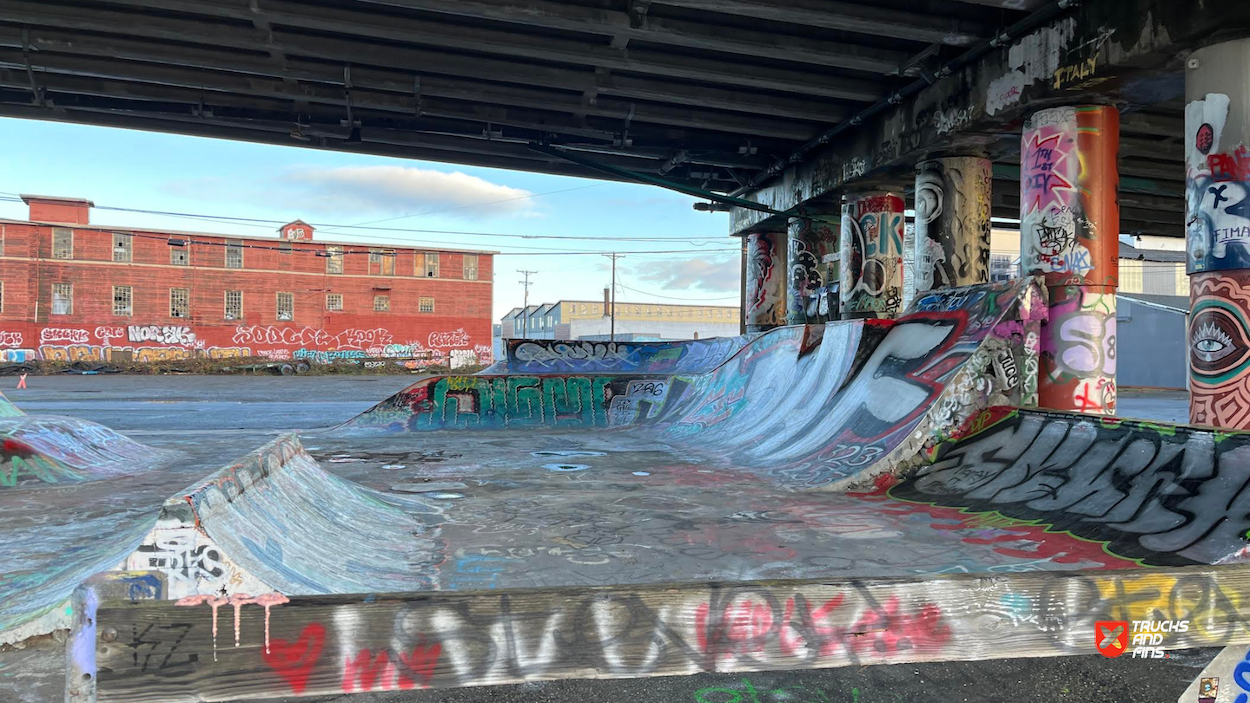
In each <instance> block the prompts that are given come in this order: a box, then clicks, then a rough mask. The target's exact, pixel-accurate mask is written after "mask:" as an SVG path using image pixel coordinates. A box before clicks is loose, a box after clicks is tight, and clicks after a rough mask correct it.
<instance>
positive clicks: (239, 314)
mask: <svg viewBox="0 0 1250 703" xmlns="http://www.w3.org/2000/svg"><path fill="white" fill-rule="evenodd" d="M231 293H234V294H237V296H238V298H239V305H238V310H237V311H236V314H234V315H231V314H230V294H231ZM224 302H225V306H224V309H223V310H222V311H221V316H222V317H224V318H225V319H227V320H242V319H243V291H241V290H228V291H226V294H225V300H224Z"/></svg>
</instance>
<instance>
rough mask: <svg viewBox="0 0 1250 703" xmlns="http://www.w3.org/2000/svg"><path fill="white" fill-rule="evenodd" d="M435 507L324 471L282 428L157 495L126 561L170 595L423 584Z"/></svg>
mask: <svg viewBox="0 0 1250 703" xmlns="http://www.w3.org/2000/svg"><path fill="white" fill-rule="evenodd" d="M436 512H437V511H436V510H433V509H431V508H429V507H427V506H426V505H425V504H424V503H423V502H421V501H420V500H415V499H405V498H403V497H400V496H390V495H387V494H384V493H380V492H378V491H373V490H370V489H368V488H365V487H363V486H361V485H359V484H356V483H352V482H351V481H347V480H344V479H342V478H339V477H337V476H335V475H333V474H330V473H327V472H325V471H323V470H322V469H321V467H320V466H318V464H317V462H316V461H314V460H313V458H312V457H310V456H309V455H308V453H307V452H305V451H304V448H303V446H302V445H301V444H300V442H299V440H298V439H297V438H296V437H295V436H294V435H285V436H282V437H279V438H278V439H275V440H274V441H272V442H270V443H269V444H266V445H265V446H263V447H261V448H260V449H257V450H256V451H254V452H252V453H250V454H248V455H247V456H245V457H243V458H241V459H239V460H237V461H235V462H233V463H231V464H230V465H228V466H226V467H224V468H222V469H221V470H220V471H218V472H216V473H215V474H213V475H212V476H209V477H208V478H207V479H205V480H204V481H202V482H200V483H198V484H196V485H194V486H191V487H190V488H188V489H186V490H185V491H182V492H180V493H179V494H178V495H175V496H174V497H172V498H170V499H169V500H167V501H165V505H164V506H163V507H162V509H161V512H160V517H159V518H158V519H157V521H156V526H155V527H154V528H153V529H152V530H151V532H149V533H148V534H147V536H146V537H145V538H144V539H143V540H142V543H141V544H140V545H139V547H138V549H136V550H135V551H134V552H133V553H131V554H130V556H129V557H126V558H125V568H128V569H135V570H139V569H152V570H158V571H162V572H164V573H165V574H166V575H167V577H169V584H168V588H169V593H170V595H171V597H175V598H176V597H182V596H187V595H193V594H197V593H198V594H204V595H212V594H214V593H217V592H219V591H221V590H222V589H225V590H227V591H229V592H231V593H236V592H246V593H261V592H268V591H280V592H282V593H285V594H323V593H369V592H387V591H411V590H422V589H428V588H432V584H431V582H430V580H429V579H428V577H426V576H424V575H422V574H423V572H424V571H425V570H424V569H422V568H421V566H422V564H423V562H424V561H426V560H428V559H430V558H432V556H433V555H435V554H437V553H438V550H436V549H435V544H434V543H433V541H432V539H431V537H430V536H429V533H432V532H433V528H431V527H427V526H426V525H425V524H423V522H422V519H421V518H422V516H423V515H426V514H429V515H434V514H435V513H436Z"/></svg>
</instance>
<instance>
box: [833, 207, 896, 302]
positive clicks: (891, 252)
mask: <svg viewBox="0 0 1250 703" xmlns="http://www.w3.org/2000/svg"><path fill="white" fill-rule="evenodd" d="M903 219H904V218H903V199H902V198H900V197H899V196H897V195H894V194H892V193H857V194H854V195H847V196H844V198H843V203H842V231H841V236H842V245H841V251H842V252H843V256H845V257H847V259H848V260H846V261H843V262H842V267H841V269H842V281H841V305H842V313H843V316H844V317H846V316H850V317H877V318H892V317H894V316H896V315H897V314H898V313H899V304H900V303H901V301H902V296H903Z"/></svg>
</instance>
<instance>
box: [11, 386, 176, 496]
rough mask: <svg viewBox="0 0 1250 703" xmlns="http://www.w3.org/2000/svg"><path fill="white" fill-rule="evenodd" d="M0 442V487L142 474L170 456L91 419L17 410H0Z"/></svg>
mask: <svg viewBox="0 0 1250 703" xmlns="http://www.w3.org/2000/svg"><path fill="white" fill-rule="evenodd" d="M6 407H7V408H12V409H13V410H16V408H14V406H13V405H12V404H11V403H9V402H8V401H7V399H5V400H0V410H3V409H4V408H6ZM0 442H2V443H0V454H2V457H3V463H2V464H0V490H2V489H5V488H14V487H19V486H32V485H40V484H61V483H73V482H79V481H91V480H98V479H102V478H109V477H114V476H120V475H123V474H136V473H142V472H144V471H149V470H151V469H152V468H154V467H156V466H159V465H160V464H162V463H164V462H167V461H169V460H170V459H172V458H173V457H174V456H176V453H174V452H170V451H167V450H163V449H157V448H155V447H150V446H148V445H146V444H141V443H139V442H136V441H134V440H133V439H130V438H129V437H126V436H125V435H122V434H120V433H118V432H116V431H114V430H112V429H110V428H108V427H105V426H104V425H99V424H96V423H94V422H88V421H86V420H79V419H76V418H72V417H58V416H54V415H39V416H32V415H26V414H24V413H21V412H20V411H18V413H17V414H11V413H10V414H7V415H5V414H0Z"/></svg>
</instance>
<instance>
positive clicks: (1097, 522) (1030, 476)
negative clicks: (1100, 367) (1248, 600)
mask: <svg viewBox="0 0 1250 703" xmlns="http://www.w3.org/2000/svg"><path fill="white" fill-rule="evenodd" d="M955 435H956V436H955V437H954V438H951V439H948V440H946V441H945V442H943V443H941V444H940V445H938V446H936V447H934V448H933V450H932V451H931V452H930V456H929V459H930V460H931V461H932V463H930V464H927V465H925V466H923V467H922V468H920V469H919V470H918V471H917V472H916V473H915V474H914V475H913V476H911V477H909V478H908V479H906V480H905V481H903V482H902V483H901V484H899V485H896V486H893V487H892V488H890V489H889V492H888V493H889V495H890V497H892V498H896V499H899V500H904V501H908V502H911V503H916V504H924V505H930V506H935V507H943V508H959V509H960V510H959V511H958V512H959V513H960V514H962V515H966V516H974V515H982V516H985V517H986V518H987V521H1000V523H1001V522H1005V523H1009V524H1017V525H1034V526H1041V528H1043V529H1045V531H1046V532H1047V533H1050V534H1068V535H1071V536H1073V537H1076V538H1078V539H1082V540H1089V541H1093V542H1100V543H1102V544H1103V545H1104V549H1105V550H1106V551H1107V552H1108V553H1110V554H1115V555H1117V556H1119V557H1121V558H1125V559H1131V560H1135V561H1138V562H1139V563H1142V564H1149V565H1173V566H1184V565H1190V564H1222V563H1227V562H1232V561H1242V560H1244V558H1245V557H1246V555H1247V551H1250V547H1248V543H1247V532H1248V530H1250V433H1246V432H1223V431H1217V430H1211V429H1203V428H1199V427H1189V426H1184V425H1163V424H1157V423H1152V422H1144V421H1139V420H1120V419H1115V418H1100V417H1091V416H1084V415H1078V414H1068V413H1056V412H1045V411H1036V410H1020V409H1016V408H991V409H988V410H986V411H984V412H982V413H980V414H979V415H977V416H976V417H974V418H973V419H972V420H971V421H970V422H969V423H968V424H967V425H966V426H965V427H963V428H961V429H960V430H959V431H958V432H956V433H955Z"/></svg>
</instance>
